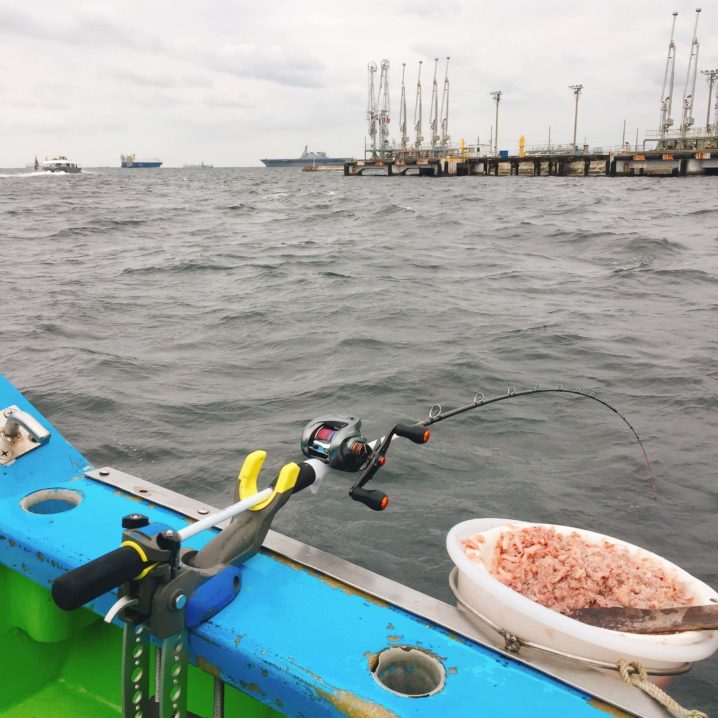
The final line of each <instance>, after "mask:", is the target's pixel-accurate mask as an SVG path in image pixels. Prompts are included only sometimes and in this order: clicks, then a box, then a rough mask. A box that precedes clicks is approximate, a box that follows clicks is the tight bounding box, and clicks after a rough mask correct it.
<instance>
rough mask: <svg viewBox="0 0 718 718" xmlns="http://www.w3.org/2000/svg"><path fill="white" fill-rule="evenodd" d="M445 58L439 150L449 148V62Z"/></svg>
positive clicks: (448, 58)
mask: <svg viewBox="0 0 718 718" xmlns="http://www.w3.org/2000/svg"><path fill="white" fill-rule="evenodd" d="M450 59H451V58H450V57H447V58H446V74H445V75H444V92H443V94H442V95H441V148H442V149H443V150H444V151H446V150H447V149H448V147H449V140H450V139H451V138H450V137H449V60H450Z"/></svg>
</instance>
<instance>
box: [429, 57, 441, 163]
mask: <svg viewBox="0 0 718 718" xmlns="http://www.w3.org/2000/svg"><path fill="white" fill-rule="evenodd" d="M438 65H439V58H438V57H435V58H434V85H433V87H432V89H431V118H430V120H429V126H430V127H431V148H432V149H435V148H436V146H437V145H438V144H439V133H438V122H439V119H438V118H439V96H438V92H437V87H436V68H437V67H438Z"/></svg>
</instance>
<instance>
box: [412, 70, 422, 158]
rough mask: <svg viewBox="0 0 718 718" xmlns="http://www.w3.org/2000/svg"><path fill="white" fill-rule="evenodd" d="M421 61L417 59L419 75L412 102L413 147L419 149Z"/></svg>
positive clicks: (420, 139) (420, 138)
mask: <svg viewBox="0 0 718 718" xmlns="http://www.w3.org/2000/svg"><path fill="white" fill-rule="evenodd" d="M421 63H422V61H421V60H419V75H418V77H417V80H416V102H415V103H414V129H415V130H416V139H415V140H414V149H417V150H418V149H419V148H420V147H421V143H422V142H423V141H424V138H423V137H422V136H421Z"/></svg>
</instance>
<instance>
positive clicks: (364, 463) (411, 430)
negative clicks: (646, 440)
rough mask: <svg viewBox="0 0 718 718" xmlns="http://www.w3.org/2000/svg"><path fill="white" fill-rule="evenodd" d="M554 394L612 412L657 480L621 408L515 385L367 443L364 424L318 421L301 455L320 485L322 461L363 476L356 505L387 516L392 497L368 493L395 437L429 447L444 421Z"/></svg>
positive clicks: (437, 410)
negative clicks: (502, 403) (501, 403)
mask: <svg viewBox="0 0 718 718" xmlns="http://www.w3.org/2000/svg"><path fill="white" fill-rule="evenodd" d="M550 393H552V394H556V393H558V394H568V395H574V396H579V397H583V398H585V399H591V400H592V401H596V402H598V403H599V404H601V405H602V406H605V407H606V408H608V409H610V410H611V411H612V412H613V413H614V414H616V415H617V416H618V417H619V418H620V419H621V420H622V421H623V422H624V423H625V424H626V426H628V428H629V429H630V430H631V433H632V434H633V436H634V437H635V438H636V441H638V444H639V446H640V447H641V451H642V452H643V457H644V459H645V462H646V466H647V467H648V471H649V476H650V478H651V480H653V479H654V478H655V476H654V473H653V468H652V466H651V462H650V460H649V458H648V453H647V452H646V448H645V446H644V445H643V442H642V441H641V438H640V437H639V436H638V433H637V432H636V430H635V429H634V428H633V426H632V425H631V423H630V422H629V421H628V419H627V418H626V417H625V416H624V415H623V414H622V413H621V412H620V411H618V409H616V408H615V407H614V406H612V405H611V404H609V403H608V402H607V401H604V400H603V399H599V398H598V397H597V396H595V395H594V394H589V393H588V392H585V391H581V389H580V387H577V388H576V389H565V388H563V386H561V385H559V386H558V387H556V388H544V387H541V386H536V387H534V388H533V389H527V390H522V391H517V390H516V387H514V386H511V387H509V389H508V391H507V392H506V394H502V395H500V396H495V397H493V398H490V399H486V398H485V396H484V394H483V393H482V392H479V393H477V394H475V395H474V398H473V401H472V402H471V403H469V404H466V405H464V406H459V407H457V408H455V409H451V410H449V411H443V410H442V407H441V405H439V404H435V405H434V406H432V407H431V410H430V411H429V416H428V418H426V419H424V420H422V421H418V422H416V423H414V424H397V425H395V426H394V427H393V428H392V429H391V430H390V431H389V432H388V433H387V434H386V435H385V436H383V437H381V438H380V439H377V440H376V441H372V442H369V441H367V440H366V439H365V438H364V436H363V435H362V433H361V419H358V418H357V417H342V416H334V417H324V418H318V419H314V420H312V421H311V422H309V424H307V426H306V428H305V429H304V433H303V436H302V442H301V447H302V452H303V453H304V454H305V456H307V457H309V461H308V462H305V463H312V464H315V467H314V468H315V471H316V472H317V480H318V481H319V480H321V476H322V475H323V473H324V471H322V470H321V469H320V467H319V466H317V465H316V463H317V461H319V462H322V463H324V464H325V465H326V466H327V468H329V467H330V468H334V469H338V470H340V471H348V472H361V473H360V475H359V478H358V479H357V480H356V481H355V482H354V484H353V486H352V487H351V489H350V490H349V495H350V497H351V498H352V499H353V500H355V501H360V502H361V503H363V504H366V505H367V506H368V507H369V508H371V509H373V510H374V511H383V510H384V509H385V508H386V507H387V506H388V505H389V497H388V496H387V495H386V494H385V493H384V492H383V491H379V490H371V489H365V488H364V486H365V485H366V484H367V483H368V482H369V481H370V480H371V479H372V478H374V475H375V474H376V472H377V471H378V470H379V469H380V468H381V467H382V466H383V465H384V463H385V462H386V454H387V452H388V451H389V447H390V445H391V443H392V441H393V439H394V438H395V437H397V436H400V437H404V438H407V439H409V440H410V441H413V442H414V443H416V444H425V443H426V442H427V441H428V440H429V437H430V435H431V432H430V429H429V427H431V426H433V425H434V424H438V423H439V422H441V421H445V420H446V419H450V418H452V417H455V416H459V415H461V414H464V413H466V412H468V411H473V410H475V409H480V408H483V407H487V406H489V405H491V404H495V403H497V402H499V401H506V400H509V399H517V398H519V397H526V396H532V395H536V394H550ZM325 470H326V469H325ZM315 490H316V489H315Z"/></svg>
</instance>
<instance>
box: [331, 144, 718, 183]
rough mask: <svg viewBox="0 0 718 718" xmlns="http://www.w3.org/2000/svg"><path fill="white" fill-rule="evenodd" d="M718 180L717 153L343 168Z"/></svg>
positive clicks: (403, 159) (406, 161) (410, 161)
mask: <svg viewBox="0 0 718 718" xmlns="http://www.w3.org/2000/svg"><path fill="white" fill-rule="evenodd" d="M707 174H710V175H714V174H716V175H718V151H713V152H712V153H711V152H707V151H699V150H678V151H671V152H666V151H661V150H651V151H640V152H639V151H622V152H610V153H602V152H576V153H553V154H550V153H541V154H524V155H513V156H495V155H494V156H471V155H447V156H445V157H414V156H402V155H398V156H393V157H386V158H371V159H365V160H353V161H351V162H345V163H344V175H345V176H347V177H362V176H364V175H383V176H387V177H407V176H418V177H451V176H454V177H467V176H476V175H484V176H486V175H493V176H499V175H510V176H519V175H524V176H533V177H569V176H572V177H589V176H594V177H597V176H604V177H649V176H650V177H685V176H688V175H707Z"/></svg>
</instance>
